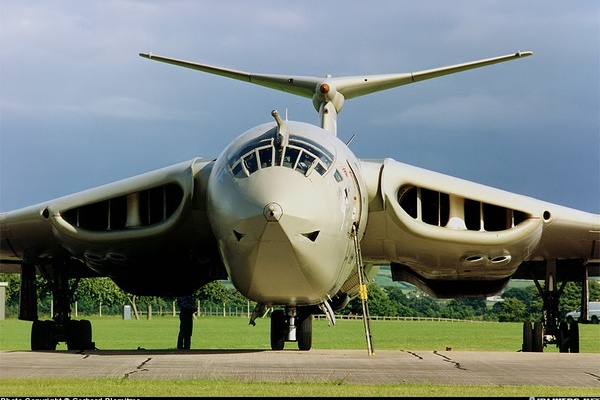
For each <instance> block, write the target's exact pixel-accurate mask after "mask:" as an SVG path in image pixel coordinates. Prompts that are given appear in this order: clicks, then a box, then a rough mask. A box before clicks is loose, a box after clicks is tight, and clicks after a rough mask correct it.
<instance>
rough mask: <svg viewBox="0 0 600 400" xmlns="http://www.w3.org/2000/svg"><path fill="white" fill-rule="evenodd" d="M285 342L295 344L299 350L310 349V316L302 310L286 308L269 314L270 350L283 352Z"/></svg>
mask: <svg viewBox="0 0 600 400" xmlns="http://www.w3.org/2000/svg"><path fill="white" fill-rule="evenodd" d="M285 342H297V343H298V349H299V350H310V348H311V347H312V314H311V313H309V312H308V311H307V310H303V309H302V308H300V309H297V308H296V307H286V308H285V311H284V310H274V311H273V313H272V314H271V349H273V350H283V348H284V346H285Z"/></svg>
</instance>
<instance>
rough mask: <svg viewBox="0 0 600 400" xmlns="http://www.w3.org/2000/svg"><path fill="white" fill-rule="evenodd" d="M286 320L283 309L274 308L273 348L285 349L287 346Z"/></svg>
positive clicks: (272, 325)
mask: <svg viewBox="0 0 600 400" xmlns="http://www.w3.org/2000/svg"><path fill="white" fill-rule="evenodd" d="M286 328H287V326H286V320H285V313H284V312H283V310H274V311H273V313H272V314H271V349H273V350H283V347H284V346H285V338H286V336H287V332H286Z"/></svg>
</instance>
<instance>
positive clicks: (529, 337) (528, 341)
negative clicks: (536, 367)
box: [521, 321, 533, 353]
mask: <svg viewBox="0 0 600 400" xmlns="http://www.w3.org/2000/svg"><path fill="white" fill-rule="evenodd" d="M532 349H533V331H532V329H531V321H525V322H524V323H523V347H522V349H521V351H523V352H524V353H528V352H530V351H531V350H532Z"/></svg>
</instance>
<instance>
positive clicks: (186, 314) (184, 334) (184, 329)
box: [177, 296, 198, 350]
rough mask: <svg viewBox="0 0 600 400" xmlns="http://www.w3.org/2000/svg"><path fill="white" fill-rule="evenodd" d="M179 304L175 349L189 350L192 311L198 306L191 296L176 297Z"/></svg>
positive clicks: (192, 321) (192, 323) (192, 320)
mask: <svg viewBox="0 0 600 400" xmlns="http://www.w3.org/2000/svg"><path fill="white" fill-rule="evenodd" d="M177 305H178V306H179V321H180V322H179V336H177V349H178V350H189V349H190V346H191V342H192V330H193V326H194V319H193V318H194V313H195V312H196V311H198V307H196V305H195V304H194V300H192V297H191V296H182V297H178V298H177Z"/></svg>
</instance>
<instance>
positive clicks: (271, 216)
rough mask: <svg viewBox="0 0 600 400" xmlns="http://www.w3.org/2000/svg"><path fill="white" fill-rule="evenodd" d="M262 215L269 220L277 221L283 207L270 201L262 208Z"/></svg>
mask: <svg viewBox="0 0 600 400" xmlns="http://www.w3.org/2000/svg"><path fill="white" fill-rule="evenodd" d="M263 215H264V216H265V219H266V220H267V221H269V222H277V221H279V220H280V219H281V217H282V216H283V208H282V207H281V206H280V205H279V204H278V203H275V202H271V203H269V204H267V205H266V206H265V208H264V209H263Z"/></svg>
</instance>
